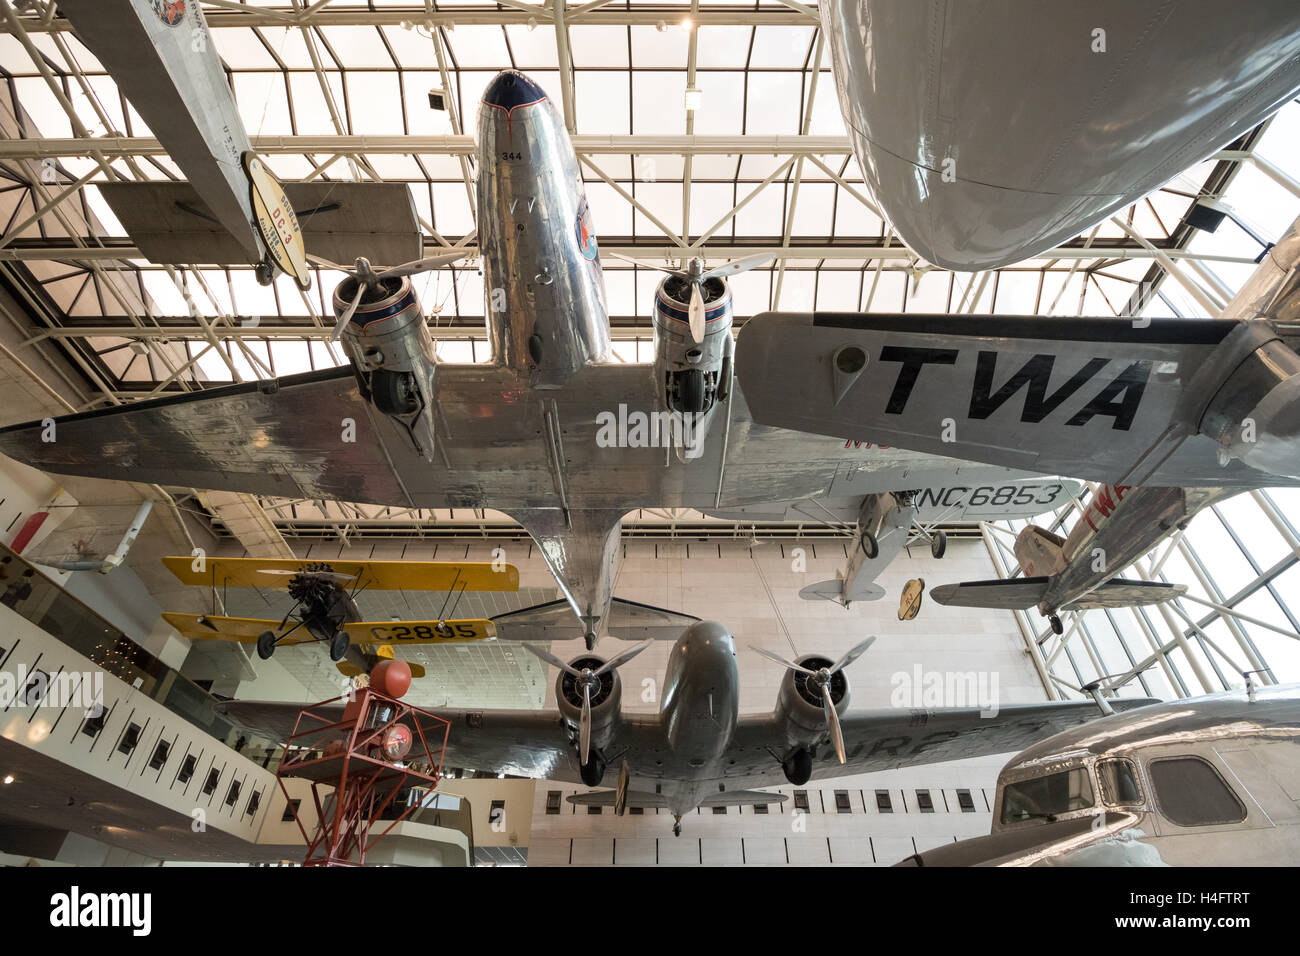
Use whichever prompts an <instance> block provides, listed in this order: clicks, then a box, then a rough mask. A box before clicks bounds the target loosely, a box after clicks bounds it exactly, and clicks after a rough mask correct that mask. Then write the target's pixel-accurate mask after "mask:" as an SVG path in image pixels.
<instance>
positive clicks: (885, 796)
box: [876, 790, 894, 813]
mask: <svg viewBox="0 0 1300 956" xmlns="http://www.w3.org/2000/svg"><path fill="white" fill-rule="evenodd" d="M876 809H877V810H879V811H880V812H881V813H893V812H894V801H893V800H891V799H890V797H889V791H888V790H877V791H876Z"/></svg>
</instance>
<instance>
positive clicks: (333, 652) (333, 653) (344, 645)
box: [330, 631, 348, 663]
mask: <svg viewBox="0 0 1300 956" xmlns="http://www.w3.org/2000/svg"><path fill="white" fill-rule="evenodd" d="M347 653H348V635H347V632H346V631H339V632H337V633H336V634H335V635H334V636H333V637H332V638H331V639H330V660H332V661H335V662H336V663H337V662H338V661H341V660H343V658H344V657H346V656H347Z"/></svg>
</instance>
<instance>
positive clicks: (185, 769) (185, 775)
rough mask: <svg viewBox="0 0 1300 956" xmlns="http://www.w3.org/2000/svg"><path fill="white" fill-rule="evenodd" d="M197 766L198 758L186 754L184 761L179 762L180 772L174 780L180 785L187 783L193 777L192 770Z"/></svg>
mask: <svg viewBox="0 0 1300 956" xmlns="http://www.w3.org/2000/svg"><path fill="white" fill-rule="evenodd" d="M198 765H199V758H198V757H196V756H194V754H188V755H187V756H186V757H185V759H184V760H182V761H181V770H180V773H178V774H177V775H176V779H177V780H179V781H180V782H181V783H182V784H187V783H189V782H190V779H191V778H192V777H193V776H194V770H195V768H197V767H198Z"/></svg>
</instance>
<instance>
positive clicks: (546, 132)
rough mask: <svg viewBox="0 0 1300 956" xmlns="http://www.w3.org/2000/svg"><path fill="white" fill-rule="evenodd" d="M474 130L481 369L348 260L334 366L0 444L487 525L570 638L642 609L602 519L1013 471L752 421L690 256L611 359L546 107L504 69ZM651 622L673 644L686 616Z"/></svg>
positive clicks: (76, 460)
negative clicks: (524, 564)
mask: <svg viewBox="0 0 1300 956" xmlns="http://www.w3.org/2000/svg"><path fill="white" fill-rule="evenodd" d="M478 128H479V146H478V203H479V210H478V223H479V235H478V239H479V243H480V248H481V250H482V252H481V255H482V268H483V275H484V280H483V282H484V288H485V291H486V294H487V297H488V304H489V308H488V310H487V327H488V335H489V340H490V342H491V345H492V352H493V356H492V361H491V362H490V363H489V364H475V365H468V364H466V365H455V364H448V363H443V362H439V361H438V360H437V358H436V355H435V352H434V346H433V341H432V339H431V338H430V334H429V330H428V326H427V324H426V320H425V316H424V314H423V311H422V309H421V306H420V304H419V301H418V299H417V297H416V294H415V291H414V289H413V288H412V285H411V281H410V278H409V271H408V270H406V269H405V268H398V269H396V270H393V271H388V272H384V271H379V272H376V271H374V270H373V269H371V268H370V266H369V264H368V263H366V262H365V261H364V260H360V261H359V262H358V265H357V267H356V268H355V269H354V270H352V272H351V273H350V274H349V275H348V277H347V278H345V279H344V280H343V281H342V282H341V283H340V284H339V285H338V287H337V289H336V290H335V293H334V308H335V311H336V314H337V315H338V316H339V317H340V319H341V320H346V321H341V322H340V326H341V335H342V342H343V346H344V348H345V350H346V352H347V354H348V356H349V358H350V359H351V367H350V368H338V369H325V370H320V371H316V372H310V373H306V374H303V375H295V376H291V377H287V378H282V379H279V380H276V381H264V382H256V383H248V384H243V385H235V386H232V387H229V388H221V389H213V390H210V391H208V390H205V391H203V392H195V393H189V394H185V395H178V396H174V397H168V398H164V399H159V400H154V401H148V402H141V403H139V404H134V405H130V406H126V407H121V408H118V409H105V410H96V411H91V412H85V413H81V414H77V415H70V416H66V417H64V418H60V419H57V420H55V422H54V423H53V424H52V425H50V424H48V423H40V422H37V423H31V424H28V425H21V426H16V427H11V428H8V429H5V430H3V431H0V450H3V451H4V452H5V453H6V454H9V455H11V456H13V457H15V458H18V459H20V460H22V461H25V462H27V463H29V464H32V465H34V466H36V467H39V468H44V469H47V470H49V471H53V472H56V473H64V474H77V475H88V476H93V477H97V478H108V479H118V480H123V481H141V482H159V483H162V484H177V483H181V484H184V485H186V486H189V487H195V488H204V489H214V490H229V491H239V492H244V493H250V494H261V495H270V496H280V497H290V498H307V499H331V500H342V501H352V502H365V503H373V504H384V505H393V506H398V507H407V508H447V507H473V508H494V509H497V510H500V511H503V512H505V513H507V514H508V515H510V516H511V517H512V518H514V519H515V520H517V521H518V522H519V523H520V524H521V525H522V526H523V527H524V528H525V529H526V530H527V532H528V533H529V534H530V535H531V536H532V538H533V540H534V541H536V543H537V544H538V547H539V550H540V553H541V554H542V555H543V557H544V558H545V560H546V562H547V564H548V566H549V567H550V569H551V571H552V572H553V573H554V575H555V577H556V580H557V581H558V582H559V585H560V589H561V591H562V593H563V596H564V599H565V601H566V602H567V607H564V606H561V607H558V608H557V607H555V606H548V605H544V606H540V607H539V608H537V609H536V610H535V611H528V610H524V611H520V612H515V613H514V614H512V615H510V623H511V624H513V625H519V626H524V625H526V624H527V623H528V622H529V621H530V620H531V621H532V622H533V623H535V624H536V625H537V626H538V627H552V628H553V626H554V625H556V624H557V623H558V622H560V621H561V620H562V621H563V623H564V626H566V627H569V628H571V629H572V630H576V631H577V633H576V634H570V635H567V636H584V637H585V638H586V640H587V643H588V646H589V647H590V646H592V645H593V644H594V642H595V640H596V638H597V637H598V636H599V635H600V634H601V633H602V632H604V631H605V630H606V629H608V628H609V627H611V626H612V625H614V624H615V623H616V621H615V620H614V619H615V618H617V617H618V616H619V614H620V613H623V612H627V613H630V614H631V615H632V617H634V618H637V617H639V616H644V614H646V613H651V614H652V616H655V615H654V614H653V609H651V610H650V611H647V609H645V608H637V607H636V606H634V605H631V604H630V603H626V602H622V603H621V602H619V601H617V600H616V599H614V598H613V595H612V584H613V581H614V578H615V570H616V568H617V564H618V561H619V558H620V548H619V535H620V527H621V521H622V518H623V516H624V515H625V514H627V513H628V512H630V511H633V510H635V509H637V508H642V507H679V508H694V509H697V510H701V511H710V510H727V509H732V508H738V507H744V506H748V505H759V504H763V503H766V502H773V501H778V502H789V501H791V500H794V499H818V498H822V499H825V500H827V501H833V502H836V503H843V502H845V501H848V502H850V505H849V507H851V508H852V511H850V515H856V514H858V513H859V512H860V511H861V509H862V506H863V504H864V503H865V502H866V501H867V500H868V499H871V498H872V497H873V496H878V495H884V494H890V493H894V492H899V491H904V490H917V489H947V488H949V486H957V485H960V486H961V487H967V488H980V487H1002V486H1008V487H1009V485H1008V483H1009V482H1015V481H1019V480H1020V479H1023V478H1025V477H1026V475H1027V472H1025V471H1023V470H1011V469H1008V468H1005V467H1000V466H995V467H992V468H990V467H987V466H974V467H971V466H968V465H966V464H965V463H962V462H956V461H953V460H952V459H951V458H949V457H947V452H948V451H949V450H948V449H943V450H942V451H940V452H938V453H937V454H918V453H915V452H904V451H898V450H895V449H890V448H880V447H878V446H874V445H868V446H867V447H861V446H862V441H861V439H862V437H863V436H862V434H861V433H859V434H855V435H853V436H851V437H852V439H853V440H852V441H851V442H850V443H846V442H843V441H835V440H831V439H827V438H824V437H819V436H812V435H801V434H797V433H794V432H790V431H785V430H781V429H776V428H768V427H762V426H757V425H755V424H754V422H753V421H752V419H751V417H750V414H749V410H748V406H747V402H746V396H745V393H744V392H743V390H742V389H741V387H740V384H739V383H738V382H737V381H735V378H734V375H733V372H732V364H731V362H730V355H731V347H730V344H731V325H732V308H731V295H730V291H729V289H728V287H727V280H726V274H727V271H728V268H730V266H728V268H721V269H720V268H718V267H714V268H711V269H705V268H704V267H703V266H702V265H700V264H696V265H691V264H690V263H689V262H688V263H687V269H686V271H685V273H684V275H685V278H684V279H683V278H681V277H679V276H677V275H669V276H668V277H667V278H666V279H664V280H663V282H662V283H661V285H660V287H659V290H658V293H657V295H656V297H655V311H654V328H655V361H654V363H653V365H649V366H647V365H634V364H625V363H622V362H619V361H617V360H615V359H614V357H613V355H612V352H611V347H610V328H609V320H608V316H607V314H606V310H605V301H604V286H603V280H602V273H601V267H600V256H599V248H598V244H597V240H596V235H595V232H594V229H593V228H592V222H591V214H590V211H589V210H588V207H587V202H586V199H585V197H584V192H583V182H582V176H581V173H580V170H579V166H578V161H577V158H576V156H575V155H574V152H573V148H572V144H571V143H570V141H569V138H568V135H567V133H566V131H565V129H564V124H563V121H562V120H561V119H560V117H559V115H558V114H557V112H556V110H555V107H554V106H553V105H552V103H551V101H550V100H549V99H548V98H547V96H546V94H545V93H544V92H543V91H542V90H541V88H540V87H538V86H537V85H536V84H535V83H533V81H532V80H530V79H529V78H528V77H527V76H525V75H524V74H522V73H518V72H514V71H507V72H504V73H501V74H499V75H498V76H497V77H496V78H495V79H493V80H492V82H491V83H490V84H489V85H488V87H487V89H486V91H485V93H484V96H483V102H482V105H481V107H480V111H479V127H478ZM455 254H456V253H454V252H450V253H448V254H447V255H448V256H454V255H455ZM743 264H744V263H741V265H743ZM706 277H707V278H706ZM693 301H694V302H696V305H695V311H696V313H698V311H699V306H700V303H701V302H702V304H703V307H704V310H705V316H704V318H705V333H704V341H703V342H697V341H696V335H695V333H692V332H691V310H692V302H693ZM697 325H698V322H697ZM847 380H848V379H846V381H847ZM750 387H754V388H766V387H767V386H766V384H765V383H763V382H762V381H759V380H757V379H755V380H752V381H751V382H750ZM701 396H702V397H701ZM683 409H684V410H683ZM706 426H707V427H706ZM674 448H675V449H677V450H678V451H680V452H682V454H681V455H680V456H678V455H674V454H673V449H674ZM1038 487H1039V492H1038V493H1036V494H1034V495H1033V500H1032V501H1031V502H1030V503H1029V504H1026V503H1025V499H1024V497H1023V495H1022V498H1021V501H1020V502H1016V501H1015V500H1014V498H1015V494H1017V493H1019V492H1020V491H1021V490H1022V486H1016V488H1015V489H1014V490H1013V493H1012V494H1011V495H1010V497H1009V498H1008V499H1007V501H1008V503H1007V505H1006V509H1007V512H1008V513H1010V514H1019V515H1027V514H1034V513H1041V511H1043V510H1048V509H1050V508H1051V507H1054V506H1057V505H1059V504H1060V503H1063V500H1064V497H1063V496H1064V488H1065V486H1064V485H1061V484H1059V483H1056V482H1053V483H1040V484H1039V486H1038ZM1053 487H1055V489H1056V490H1055V491H1053V490H1052V488H1053ZM867 531H870V529H869V528H868V529H867ZM572 615H576V616H577V619H578V622H580V624H579V625H577V626H575V622H574V618H573V616H572ZM611 615H613V617H611ZM657 618H658V619H659V620H658V623H659V624H662V625H663V626H664V629H665V633H666V634H667V635H671V637H673V638H675V637H676V636H677V635H678V634H680V633H681V628H682V627H683V626H685V625H686V624H688V623H690V622H691V620H693V619H690V618H685V617H683V616H673V615H672V613H671V612H659V613H658V615H657ZM552 636H553V637H557V638H558V637H560V636H561V635H559V634H554V633H552Z"/></svg>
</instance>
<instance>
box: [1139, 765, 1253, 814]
mask: <svg viewBox="0 0 1300 956" xmlns="http://www.w3.org/2000/svg"><path fill="white" fill-rule="evenodd" d="M1147 773H1149V774H1150V775H1151V785H1152V786H1153V787H1155V791H1156V804H1157V805H1158V806H1159V807H1160V811H1161V812H1162V813H1163V814H1164V815H1165V816H1167V817H1168V818H1169V819H1170V820H1171V821H1173V822H1174V823H1176V824H1178V825H1179V826H1180V827H1205V826H1212V825H1214V824H1221V823H1240V822H1241V821H1242V820H1244V819H1246V808H1245V806H1244V805H1243V804H1242V802H1241V801H1240V800H1238V799H1237V795H1236V794H1235V793H1233V792H1232V788H1231V787H1229V786H1228V785H1227V784H1226V783H1225V782H1224V780H1223V778H1222V777H1221V776H1219V772H1218V771H1217V770H1215V769H1214V768H1213V767H1212V766H1210V764H1208V763H1207V762H1206V761H1204V760H1202V759H1201V758H1200V757H1168V758H1165V759H1162V760H1153V761H1151V763H1149V764H1147Z"/></svg>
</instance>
